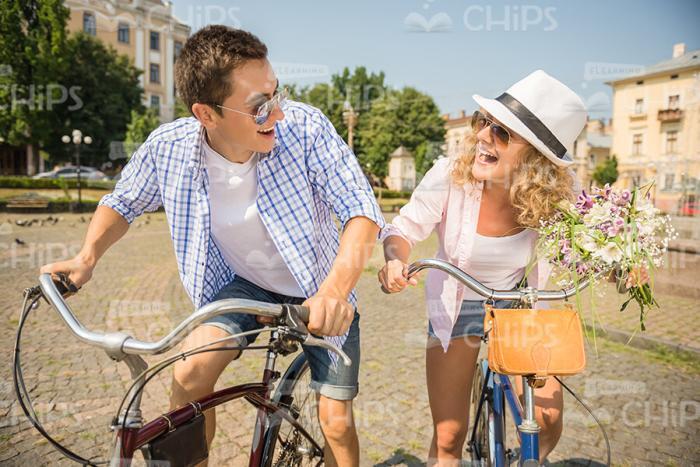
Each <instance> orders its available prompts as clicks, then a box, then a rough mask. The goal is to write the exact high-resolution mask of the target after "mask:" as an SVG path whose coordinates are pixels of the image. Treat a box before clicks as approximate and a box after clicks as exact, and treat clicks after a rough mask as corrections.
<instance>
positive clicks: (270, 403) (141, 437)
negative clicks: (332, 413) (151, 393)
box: [110, 333, 323, 467]
mask: <svg viewBox="0 0 700 467" xmlns="http://www.w3.org/2000/svg"><path fill="white" fill-rule="evenodd" d="M276 338H277V336H276V333H274V334H273V335H272V337H271V338H270V342H271V343H272V342H273V340H274V339H276ZM302 355H303V354H300V355H299V356H298V357H297V358H295V359H294V361H293V362H292V365H290V367H289V368H288V369H287V370H286V372H285V375H284V376H283V381H286V380H287V379H288V378H295V377H296V375H297V374H298V373H299V371H300V370H301V367H302V365H303V364H304V359H303V358H299V357H300V356H302ZM138 360H141V359H140V357H136V359H126V360H125V361H126V363H127V365H128V366H129V368H130V369H131V371H132V375H133V374H134V371H136V374H139V373H140V371H139V369H140V368H142V367H141V366H137V365H135V363H138ZM276 360H277V352H276V351H274V350H273V349H269V350H268V351H267V358H266V362H265V369H264V371H263V377H262V381H261V382H259V383H248V384H241V385H237V386H232V387H229V388H225V389H221V390H219V391H215V392H213V393H211V394H208V395H206V396H204V397H202V398H200V399H197V400H195V401H192V402H190V403H189V404H188V405H185V406H183V407H180V408H178V409H175V410H172V411H170V412H168V413H166V414H164V415H162V416H160V417H158V418H156V419H154V420H152V421H151V422H149V423H147V424H145V425H143V423H142V420H141V413H140V407H139V406H140V402H141V401H140V397H139V396H137V399H136V400H135V403H134V408H132V409H131V410H129V413H127V414H123V416H122V419H123V417H126V422H125V423H124V426H125V427H122V426H123V425H122V423H121V421H119V423H116V426H115V425H113V426H112V429H113V430H115V431H116V436H115V441H114V448H113V451H112V458H111V461H110V466H112V467H117V466H119V467H129V466H130V464H131V461H132V459H133V456H134V453H136V452H137V451H138V450H139V449H141V448H142V447H144V446H145V445H147V444H148V443H149V442H150V441H152V440H153V439H155V438H157V437H158V436H160V435H162V434H164V433H166V432H168V430H170V429H172V428H173V427H178V426H180V425H182V424H184V423H187V422H188V421H190V420H191V419H192V418H194V417H195V416H196V415H198V414H199V413H201V412H203V411H205V410H208V409H212V408H214V407H217V406H220V405H222V404H224V403H226V402H230V401H232V400H235V399H240V398H241V397H243V398H245V399H246V400H247V401H248V402H249V403H250V404H252V405H253V406H254V407H256V408H257V409H258V411H257V415H256V423H255V431H254V434H253V440H252V444H251V449H250V457H249V462H248V465H249V466H250V467H258V466H262V465H264V464H263V462H266V461H267V460H269V459H268V458H269V456H271V455H272V453H266V452H264V451H265V440H266V439H267V437H268V435H269V434H270V433H273V434H276V431H275V428H276V427H278V425H279V422H280V421H281V420H282V419H284V420H286V421H288V422H289V423H290V424H291V425H292V426H294V428H296V429H297V430H299V433H300V434H302V435H303V436H304V437H305V438H307V439H308V440H309V441H310V442H311V443H313V445H314V447H316V448H317V449H319V450H320V451H322V450H323V447H321V446H319V445H318V444H317V443H316V442H315V441H314V439H313V438H312V437H311V436H310V435H309V434H308V432H307V431H306V429H305V428H304V427H303V426H302V425H300V424H299V423H298V422H297V421H296V420H295V419H294V418H293V417H292V416H290V415H289V413H288V412H287V406H286V405H285V400H284V395H285V394H284V390H285V388H283V387H280V388H277V390H276V391H275V392H274V395H273V390H274V382H275V381H276V380H277V379H279V378H280V375H279V373H278V372H276V371H275V369H274V367H275V362H276ZM141 361H143V360H141ZM138 386H139V385H137V386H135V388H137V387H138Z"/></svg>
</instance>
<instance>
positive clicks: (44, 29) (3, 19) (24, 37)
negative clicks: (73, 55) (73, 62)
mask: <svg viewBox="0 0 700 467" xmlns="http://www.w3.org/2000/svg"><path fill="white" fill-rule="evenodd" d="M69 15H70V11H69V10H68V8H66V7H64V6H63V1H62V0H0V64H2V66H3V69H2V72H1V73H0V108H1V109H2V112H0V136H3V137H4V139H5V140H6V141H7V142H8V143H9V144H11V145H14V146H21V145H26V146H27V157H28V160H30V161H34V160H35V154H37V151H36V148H35V144H36V143H37V142H39V143H40V142H42V141H47V140H48V139H49V138H50V137H51V133H52V130H53V129H55V128H56V126H57V125H58V124H60V122H59V121H58V120H57V116H56V115H55V114H54V113H53V112H52V110H53V109H52V106H53V105H54V103H55V102H60V101H61V100H62V99H64V98H65V94H64V92H63V90H64V89H63V88H61V87H60V86H58V85H57V83H56V76H57V73H58V74H60V73H61V71H62V70H64V69H65V68H66V67H67V65H68V61H67V60H66V57H67V56H66V55H65V54H64V53H63V51H64V49H65V44H66V29H65V28H66V22H67V20H68V17H69ZM68 57H70V56H68Z"/></svg>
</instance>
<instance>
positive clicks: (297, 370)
mask: <svg viewBox="0 0 700 467" xmlns="http://www.w3.org/2000/svg"><path fill="white" fill-rule="evenodd" d="M310 383H311V371H310V369H309V363H308V361H307V360H306V356H305V355H304V354H303V353H300V354H299V355H297V357H296V358H295V359H294V361H292V364H291V365H290V366H289V368H288V369H287V371H286V372H285V374H284V376H282V379H280V383H279V386H278V387H277V390H276V391H275V394H274V396H273V400H274V401H275V402H277V403H278V404H279V405H281V406H282V407H284V410H285V411H286V413H287V414H288V415H289V416H291V417H292V418H293V419H294V420H295V422H296V424H293V423H290V421H289V420H286V419H284V418H283V417H280V416H279V415H277V416H276V415H271V416H270V417H269V419H268V426H267V428H266V430H265V435H264V436H265V450H264V452H265V457H264V459H265V460H264V462H263V465H265V466H266V467H282V466H284V467H290V466H291V467H297V466H321V465H323V446H324V443H325V441H324V438H323V433H322V431H321V425H320V424H319V421H318V400H317V397H316V392H315V391H313V390H312V389H311V385H310Z"/></svg>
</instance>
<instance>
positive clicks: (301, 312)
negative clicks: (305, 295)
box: [287, 304, 311, 324]
mask: <svg viewBox="0 0 700 467" xmlns="http://www.w3.org/2000/svg"><path fill="white" fill-rule="evenodd" d="M287 306H288V307H289V308H291V309H293V310H294V311H295V312H296V314H297V315H298V316H299V319H301V320H302V321H303V322H304V324H309V313H310V311H311V310H309V307H307V306H303V305H291V304H290V305H287Z"/></svg>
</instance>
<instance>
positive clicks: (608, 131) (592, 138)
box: [572, 120, 612, 189]
mask: <svg viewBox="0 0 700 467" xmlns="http://www.w3.org/2000/svg"><path fill="white" fill-rule="evenodd" d="M611 145H612V127H611V125H610V124H606V123H605V122H604V121H603V120H589V121H588V122H587V123H586V126H585V127H584V129H583V131H581V134H579V135H578V138H576V141H574V150H573V155H574V165H573V166H572V168H573V170H574V172H575V173H576V178H577V179H578V181H579V182H580V183H581V186H582V187H583V188H586V189H587V188H590V187H591V185H592V184H593V172H594V171H595V168H596V167H597V166H599V165H600V164H602V163H604V162H606V161H607V160H608V159H609V158H610V146H611Z"/></svg>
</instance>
